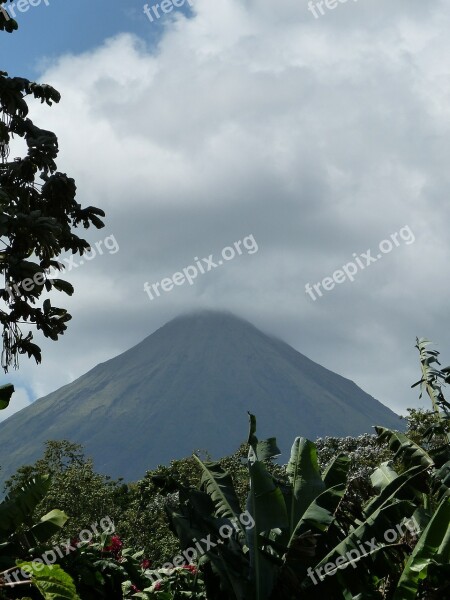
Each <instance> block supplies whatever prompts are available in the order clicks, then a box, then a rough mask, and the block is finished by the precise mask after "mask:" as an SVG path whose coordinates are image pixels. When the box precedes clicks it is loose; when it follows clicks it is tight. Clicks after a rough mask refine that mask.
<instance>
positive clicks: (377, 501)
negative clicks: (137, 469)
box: [0, 340, 450, 600]
mask: <svg viewBox="0 0 450 600" xmlns="http://www.w3.org/2000/svg"><path fill="white" fill-rule="evenodd" d="M417 347H418V349H419V352H420V363H421V369H422V377H421V380H420V381H419V382H418V384H419V385H420V386H421V388H422V390H425V391H426V392H427V394H428V396H429V397H430V399H431V402H432V409H433V410H432V411H424V410H422V409H421V410H418V409H414V410H410V411H409V414H408V416H407V418H406V419H407V424H408V427H407V431H406V433H402V432H400V431H394V430H390V429H387V428H383V427H376V428H375V434H374V435H365V436H359V437H357V438H341V439H339V438H323V439H319V440H317V441H316V443H313V442H311V441H309V440H307V439H306V438H302V437H298V438H296V439H295V440H294V444H293V446H292V450H291V455H290V459H289V462H288V463H287V464H286V465H282V464H280V462H279V461H278V456H279V450H278V448H277V444H276V440H275V438H269V439H267V440H259V439H258V438H257V436H256V419H255V417H254V416H253V415H250V430H249V436H248V440H247V444H243V445H242V446H241V447H240V448H239V449H238V451H237V452H236V453H235V454H233V455H232V456H228V457H225V458H224V459H222V460H221V461H215V462H214V461H211V460H210V459H209V457H208V456H207V455H206V456H205V455H204V454H202V458H200V457H199V455H200V454H201V453H200V452H199V453H196V454H195V455H194V456H192V457H189V458H186V459H184V460H178V461H172V463H171V464H170V465H169V466H160V467H158V468H157V469H155V470H153V471H150V472H147V474H146V475H145V477H144V478H143V479H141V480H140V481H138V482H136V483H133V484H129V485H127V484H124V483H123V482H122V481H114V480H111V479H110V478H108V477H107V476H104V475H100V474H98V473H95V471H94V470H93V465H92V461H91V460H89V459H87V458H86V457H85V456H84V454H83V450H82V448H81V446H79V445H77V444H72V443H70V442H67V441H54V442H48V443H47V446H46V450H45V453H44V456H43V457H42V459H40V460H38V461H37V462H36V463H35V464H34V465H29V466H24V467H22V468H21V469H19V470H18V472H17V473H16V474H15V475H14V476H13V477H12V478H11V479H10V480H9V481H8V482H7V490H8V497H7V498H6V499H5V500H4V502H3V503H1V504H0V537H1V541H2V543H1V544H0V569H3V571H0V598H5V599H6V598H10V599H12V598H24V595H23V593H24V590H25V589H26V592H25V593H26V594H27V596H26V598H31V599H34V598H42V597H43V598H46V599H47V600H54V599H55V598H63V599H66V600H77V599H81V600H91V599H92V600H93V599H94V598H99V599H103V598H104V599H105V600H106V599H108V600H109V599H110V598H113V599H114V598H117V599H121V598H122V599H125V600H131V599H132V598H141V599H143V600H154V599H156V600H158V599H159V600H182V599H183V598H191V599H192V600H281V599H283V600H285V599H288V600H289V599H292V600H294V599H299V598H301V599H302V600H319V599H321V598H324V597H326V598H327V599H329V600H365V599H366V598H367V599H373V600H376V599H378V600H434V599H435V598H437V597H446V595H448V592H449V590H450V571H449V567H448V565H449V564H450V443H449V423H450V419H449V412H448V411H449V409H450V405H448V404H447V401H446V399H445V397H444V394H443V384H444V383H447V382H448V381H449V376H448V373H449V372H450V369H442V370H440V369H437V368H436V365H439V363H438V361H437V356H438V355H437V353H436V352H435V351H429V350H428V349H427V342H426V341H425V340H418V341H417ZM30 478H31V481H30ZM66 512H67V514H68V515H69V517H68V516H67V515H66V514H65V513H66ZM243 517H245V519H244V518H243ZM105 518H107V520H108V523H109V524H110V525H111V527H112V530H108V531H102V532H100V533H99V532H98V531H95V533H94V534H92V535H90V536H89V539H88V540H86V539H80V538H82V537H83V538H85V537H86V535H85V533H84V534H83V532H82V530H83V529H84V530H88V531H89V529H90V528H92V526H93V524H94V529H95V526H96V525H97V527H98V523H99V522H102V519H103V520H105ZM58 544H59V546H58ZM57 547H59V548H63V547H66V548H67V547H69V548H70V551H69V552H67V553H66V554H63V555H61V553H58V552H57V551H56V548H57ZM49 555H51V556H54V561H52V564H47V565H39V564H37V563H36V558H39V557H40V556H49ZM21 569H22V571H20V570H21ZM26 570H28V571H29V574H30V575H31V579H30V578H28V577H27V574H26V573H25V574H24V572H25V571H26ZM17 571H18V572H19V573H20V576H19V580H17V579H16V580H15V585H14V587H11V585H10V583H9V581H10V578H11V577H12V576H13V574H14V573H17Z"/></svg>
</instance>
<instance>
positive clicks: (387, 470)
mask: <svg viewBox="0 0 450 600" xmlns="http://www.w3.org/2000/svg"><path fill="white" fill-rule="evenodd" d="M397 477H398V474H397V472H396V471H394V469H393V468H392V461H390V460H389V461H386V462H383V463H381V465H380V466H379V467H377V468H376V469H375V470H374V472H373V473H372V475H371V476H370V481H371V482H372V487H373V488H374V490H375V491H376V492H377V494H379V493H380V492H382V491H383V490H384V488H385V487H386V486H387V485H389V484H390V483H391V481H394V479H396V478H397Z"/></svg>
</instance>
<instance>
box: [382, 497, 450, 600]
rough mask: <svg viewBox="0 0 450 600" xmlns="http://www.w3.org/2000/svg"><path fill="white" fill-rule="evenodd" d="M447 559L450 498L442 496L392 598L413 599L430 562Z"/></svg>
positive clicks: (444, 562) (445, 561)
mask: <svg viewBox="0 0 450 600" xmlns="http://www.w3.org/2000/svg"><path fill="white" fill-rule="evenodd" d="M449 559H450V498H444V499H443V500H442V502H441V504H440V505H439V508H438V509H437V511H436V512H435V513H434V515H433V517H432V519H431V521H430V522H429V523H428V526H427V527H426V529H425V530H424V532H423V533H422V535H421V536H420V538H419V541H418V542H417V544H416V546H415V548H414V550H413V552H412V554H411V556H410V557H409V559H408V561H407V563H406V566H405V568H404V570H403V573H402V574H401V576H400V580H399V582H398V585H397V588H396V590H395V593H394V596H393V600H415V599H416V597H417V592H418V588H419V584H420V581H421V580H423V579H425V578H426V576H427V571H428V567H429V566H430V563H431V562H433V561H436V562H438V563H441V564H446V563H448V562H449Z"/></svg>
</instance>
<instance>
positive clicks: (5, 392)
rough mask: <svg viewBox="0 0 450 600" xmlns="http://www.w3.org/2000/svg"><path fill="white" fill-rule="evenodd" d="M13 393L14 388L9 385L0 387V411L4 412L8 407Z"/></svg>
mask: <svg viewBox="0 0 450 600" xmlns="http://www.w3.org/2000/svg"><path fill="white" fill-rule="evenodd" d="M13 393H14V386H13V385H12V384H11V383H7V384H6V385H2V386H0V410H4V409H5V408H7V407H8V406H9V403H10V400H11V396H12V395H13Z"/></svg>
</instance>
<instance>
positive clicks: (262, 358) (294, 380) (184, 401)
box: [0, 312, 401, 480]
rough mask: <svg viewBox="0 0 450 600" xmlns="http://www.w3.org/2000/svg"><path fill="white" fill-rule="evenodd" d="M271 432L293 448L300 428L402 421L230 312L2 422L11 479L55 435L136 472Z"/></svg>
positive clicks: (336, 429) (184, 327) (193, 320)
mask: <svg viewBox="0 0 450 600" xmlns="http://www.w3.org/2000/svg"><path fill="white" fill-rule="evenodd" d="M247 411H251V412H253V413H254V414H256V415H257V419H258V433H259V435H260V437H263V436H264V437H266V436H267V437H268V436H272V435H275V436H277V438H278V441H279V446H280V449H281V450H282V451H283V455H284V456H285V457H286V456H287V451H288V449H289V447H290V445H291V443H292V441H293V439H294V437H295V436H297V435H304V436H306V437H309V438H311V439H314V438H316V437H318V436H324V435H338V436H346V435H357V434H360V433H364V432H370V431H371V430H372V429H371V427H372V425H383V426H385V427H393V428H397V429H399V428H401V422H400V420H399V417H398V416H397V415H395V413H393V412H392V411H390V410H389V409H388V408H386V407H385V406H384V405H383V404H381V403H380V402H378V401H377V400H375V399H374V398H372V397H371V396H369V395H368V394H366V393H365V392H363V391H362V390H361V389H360V388H358V387H357V386H356V385H355V384H354V383H353V382H352V381H349V380H348V379H345V378H343V377H341V376H339V375H336V374H335V373H333V372H331V371H329V370H328V369H325V368H324V367H321V366H320V365H318V364H317V363H314V362H313V361H311V360H309V359H308V358H307V357H306V356H303V355H302V354H300V353H299V352H297V351H296V350H294V349H293V348H292V347H290V346H289V345H287V344H285V343H284V342H282V341H280V340H277V339H274V338H272V337H269V336H267V335H265V334H264V333H262V332H261V331H259V330H258V329H256V328H255V327H254V326H253V325H251V324H250V323H248V322H246V321H243V320H241V319H239V318H236V317H234V316H232V315H230V314H226V313H216V312H201V313H196V314H191V315H188V316H181V317H178V318H176V319H174V320H173V321H170V322H169V323H167V324H166V325H165V326H164V327H162V328H161V329H158V330H157V331H156V332H155V333H153V334H152V335H150V336H149V337H147V338H146V339H145V340H143V341H142V342H141V343H140V344H138V345H137V346H135V347H133V348H131V349H130V350H128V351H127V352H125V353H123V354H121V355H120V356H117V357H115V358H113V359H111V360H109V361H107V362H105V363H102V364H99V365H97V366H96V367H95V368H94V369H92V370H91V371H89V372H88V373H86V374H85V375H83V376H82V377H80V378H79V379H77V380H76V381H74V382H73V383H70V384H68V385H66V386H64V387H62V388H61V389H59V390H57V391H56V392H53V393H51V394H49V395H48V396H46V397H44V398H41V399H40V400H37V401H36V402H35V403H34V404H33V405H31V406H30V407H27V408H25V409H23V410H21V411H20V412H19V413H16V414H15V415H13V416H12V417H10V418H9V419H7V420H6V421H5V422H3V423H0V440H1V441H2V444H3V447H4V448H8V456H5V455H3V457H2V460H1V467H2V476H3V477H4V476H5V475H9V474H11V473H12V472H13V471H14V470H15V469H16V468H17V467H18V466H20V465H23V464H29V463H30V462H32V461H34V460H35V459H36V458H37V457H38V456H40V455H41V453H42V449H43V446H42V444H43V442H44V441H45V440H48V439H69V440H71V441H74V442H79V443H81V444H83V445H84V446H85V449H86V453H87V454H88V455H89V456H92V457H93V458H94V460H95V466H96V468H97V470H99V471H102V472H105V473H107V474H109V475H111V476H113V477H118V476H121V477H124V478H125V479H126V480H133V479H137V478H139V477H141V476H142V475H143V474H144V473H145V471H146V470H147V469H150V468H153V467H155V466H156V465H158V464H161V463H167V462H169V461H170V460H171V459H172V458H181V457H183V456H186V455H189V454H191V453H192V451H194V450H196V449H206V450H208V451H209V452H210V453H211V455H212V456H213V457H214V458H218V457H220V456H223V455H224V454H226V453H230V452H232V451H234V450H235V449H236V448H237V446H238V445H239V444H240V443H241V442H242V441H245V439H246V436H247Z"/></svg>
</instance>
